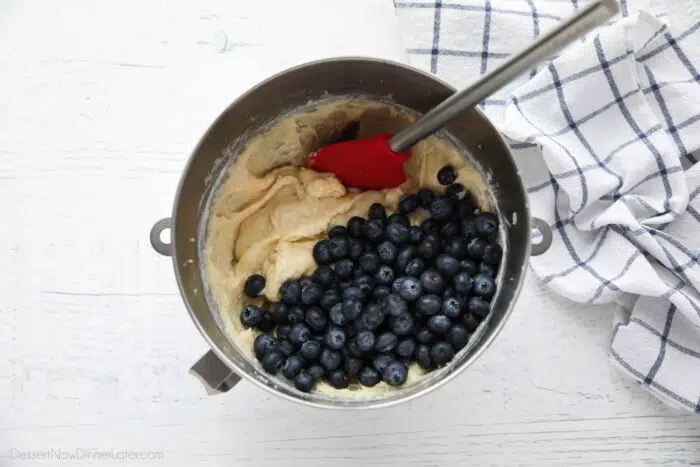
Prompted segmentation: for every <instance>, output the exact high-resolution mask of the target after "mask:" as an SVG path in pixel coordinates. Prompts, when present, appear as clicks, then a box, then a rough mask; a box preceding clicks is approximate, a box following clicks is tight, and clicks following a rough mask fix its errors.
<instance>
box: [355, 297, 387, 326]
mask: <svg viewBox="0 0 700 467" xmlns="http://www.w3.org/2000/svg"><path fill="white" fill-rule="evenodd" d="M384 318H385V315H384V310H382V307H381V306H380V305H379V304H377V303H370V304H369V305H367V307H366V308H365V311H363V312H362V314H361V315H360V317H359V319H358V320H359V323H358V325H359V326H360V327H361V328H362V329H363V330H364V329H368V330H370V331H374V330H375V329H377V328H378V327H379V326H381V325H382V323H383V322H384Z"/></svg>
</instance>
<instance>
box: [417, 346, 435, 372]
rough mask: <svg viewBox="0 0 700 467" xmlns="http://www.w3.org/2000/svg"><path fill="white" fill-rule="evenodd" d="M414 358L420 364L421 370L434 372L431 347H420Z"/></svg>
mask: <svg viewBox="0 0 700 467" xmlns="http://www.w3.org/2000/svg"><path fill="white" fill-rule="evenodd" d="M414 357H415V359H416V363H418V365H419V366H420V367H421V368H423V369H424V370H432V368H433V361H432V360H431V358H430V347H429V346H428V345H425V344H422V345H419V346H418V348H417V349H416V353H415V355H414Z"/></svg>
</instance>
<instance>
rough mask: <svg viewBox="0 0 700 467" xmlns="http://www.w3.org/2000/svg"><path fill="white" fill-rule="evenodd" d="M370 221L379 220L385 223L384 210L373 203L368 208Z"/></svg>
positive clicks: (379, 205)
mask: <svg viewBox="0 0 700 467" xmlns="http://www.w3.org/2000/svg"><path fill="white" fill-rule="evenodd" d="M368 216H369V218H370V219H379V220H380V221H382V222H384V221H386V209H385V208H384V206H382V205H381V204H379V203H374V204H372V205H371V206H370V207H369V214H368Z"/></svg>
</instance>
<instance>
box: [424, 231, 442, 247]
mask: <svg viewBox="0 0 700 467" xmlns="http://www.w3.org/2000/svg"><path fill="white" fill-rule="evenodd" d="M423 240H425V241H426V242H430V243H436V244H438V245H440V244H442V239H441V238H440V232H429V233H426V234H424V235H423Z"/></svg>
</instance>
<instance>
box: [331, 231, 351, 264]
mask: <svg viewBox="0 0 700 467" xmlns="http://www.w3.org/2000/svg"><path fill="white" fill-rule="evenodd" d="M328 242H329V249H330V251H331V256H332V257H333V258H334V259H342V258H345V257H347V256H348V255H350V241H349V240H348V237H346V236H344V235H343V236H338V237H331V239H330V240H328Z"/></svg>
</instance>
